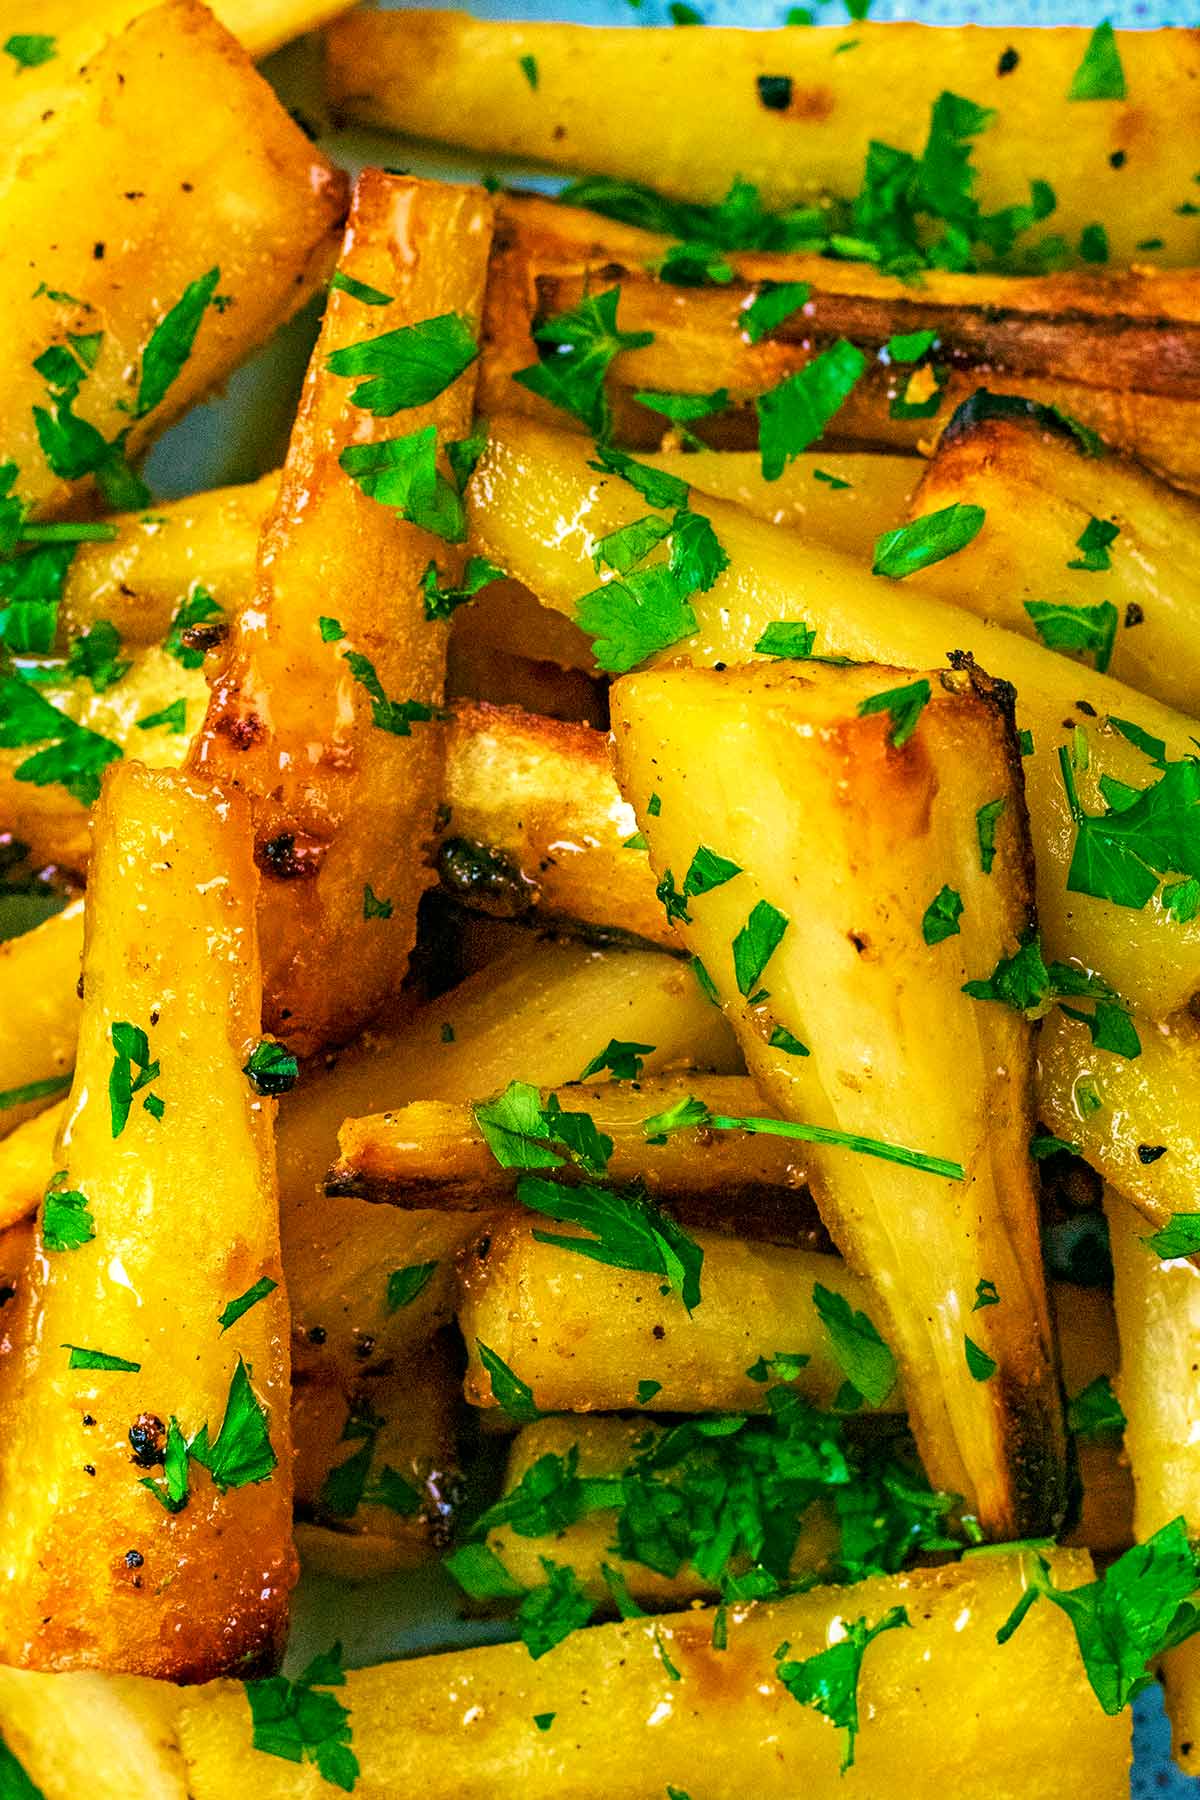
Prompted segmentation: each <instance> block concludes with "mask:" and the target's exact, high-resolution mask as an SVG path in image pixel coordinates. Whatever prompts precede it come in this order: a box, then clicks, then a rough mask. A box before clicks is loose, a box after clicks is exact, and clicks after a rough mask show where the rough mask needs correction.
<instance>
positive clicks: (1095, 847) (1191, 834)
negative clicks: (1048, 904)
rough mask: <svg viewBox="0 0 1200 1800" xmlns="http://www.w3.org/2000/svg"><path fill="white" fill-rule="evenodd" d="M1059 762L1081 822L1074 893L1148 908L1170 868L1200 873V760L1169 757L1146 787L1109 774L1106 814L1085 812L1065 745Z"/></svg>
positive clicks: (1104, 787) (1104, 786)
mask: <svg viewBox="0 0 1200 1800" xmlns="http://www.w3.org/2000/svg"><path fill="white" fill-rule="evenodd" d="M1126 735H1127V734H1126ZM1059 767H1060V769H1061V772H1062V779H1063V786H1064V787H1065V789H1066V793H1067V802H1068V805H1069V806H1070V809H1071V817H1072V819H1073V820H1074V823H1075V829H1076V838H1075V848H1074V850H1073V852H1072V855H1071V866H1070V869H1069V871H1068V873H1067V888H1068V891H1069V892H1071V893H1073V894H1094V895H1095V896H1096V897H1097V898H1098V899H1100V900H1111V901H1112V902H1113V904H1114V905H1115V906H1128V907H1130V908H1132V909H1134V910H1140V909H1141V908H1142V907H1144V906H1146V905H1147V903H1148V902H1149V901H1150V900H1151V899H1152V898H1153V896H1154V894H1155V893H1156V892H1157V891H1158V887H1159V882H1160V880H1161V879H1162V878H1163V877H1165V876H1166V875H1168V874H1173V875H1182V876H1188V877H1194V878H1200V760H1197V759H1196V758H1195V757H1192V756H1188V757H1184V758H1182V759H1181V760H1180V761H1178V762H1165V763H1164V767H1163V770H1162V773H1161V775H1160V776H1159V778H1158V780H1157V781H1154V782H1152V783H1151V784H1150V785H1149V786H1148V787H1144V788H1140V789H1139V788H1129V787H1126V786H1125V784H1124V783H1122V782H1114V781H1113V780H1112V779H1111V778H1109V777H1108V776H1102V777H1101V779H1100V791H1101V794H1102V795H1103V797H1104V800H1105V801H1106V803H1107V810H1106V811H1105V812H1103V813H1085V812H1084V810H1083V807H1082V805H1081V803H1080V800H1079V795H1078V793H1077V791H1076V786H1075V773H1074V770H1073V769H1072V766H1071V757H1070V754H1069V752H1068V751H1067V749H1066V746H1065V745H1064V746H1062V747H1060V749H1059Z"/></svg>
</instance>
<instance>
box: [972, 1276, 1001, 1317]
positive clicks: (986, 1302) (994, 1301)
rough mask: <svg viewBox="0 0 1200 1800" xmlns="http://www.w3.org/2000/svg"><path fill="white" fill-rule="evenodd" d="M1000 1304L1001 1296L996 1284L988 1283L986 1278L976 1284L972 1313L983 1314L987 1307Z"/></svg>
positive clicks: (981, 1278)
mask: <svg viewBox="0 0 1200 1800" xmlns="http://www.w3.org/2000/svg"><path fill="white" fill-rule="evenodd" d="M999 1304H1000V1294H999V1290H998V1289H997V1287H996V1284H995V1282H994V1281H988V1280H987V1279H986V1277H982V1276H981V1277H980V1279H979V1280H978V1281H977V1282H976V1283H975V1300H974V1304H973V1305H972V1307H971V1311H972V1312H982V1310H983V1308H984V1307H985V1306H999Z"/></svg>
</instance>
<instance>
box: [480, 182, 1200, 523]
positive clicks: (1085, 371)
mask: <svg viewBox="0 0 1200 1800" xmlns="http://www.w3.org/2000/svg"><path fill="white" fill-rule="evenodd" d="M500 216H501V228H500V231H499V234H498V238H497V243H498V249H497V254H496V258H495V262H494V268H493V276H492V279H491V281H490V283H489V286H488V304H487V313H486V321H485V330H486V342H487V350H486V355H485V358H484V366H483V369H482V370H481V373H480V405H481V407H482V408H483V409H484V410H485V411H486V412H487V413H488V414H489V415H490V414H492V413H495V412H503V411H514V410H515V411H522V412H526V413H528V414H530V415H531V416H532V417H534V418H538V419H541V420H543V421H545V422H547V423H557V424H560V425H563V424H565V425H568V426H570V427H572V428H573V429H576V430H578V429H579V428H580V426H579V420H578V419H577V418H576V416H575V415H574V414H573V413H571V412H564V411H562V410H560V409H559V408H558V407H556V406H553V405H551V403H550V401H549V400H548V399H546V398H544V397H542V396H541V395H540V394H536V393H534V392H532V391H531V389H530V388H529V387H528V386H526V385H525V384H524V382H518V381H514V379H513V377H514V376H515V375H516V374H517V373H518V372H519V371H520V370H522V369H527V368H528V367H529V366H530V365H531V364H532V363H534V362H535V361H536V360H537V342H536V341H535V339H534V336H533V332H534V331H535V330H536V329H538V328H540V327H541V325H542V324H544V323H545V322H546V321H547V320H549V319H550V318H553V317H556V316H559V315H561V314H569V313H571V312H572V311H573V310H574V309H575V308H577V307H578V306H579V305H580V303H581V301H582V300H583V299H584V297H585V295H587V294H589V293H592V292H594V291H595V290H596V289H597V288H599V287H603V289H604V290H605V291H607V292H610V293H611V292H613V291H615V292H616V293H617V294H618V296H619V299H618V301H617V302H616V306H617V315H618V320H619V324H620V329H621V330H622V331H624V332H629V333H633V334H634V339H633V342H632V344H630V345H629V346H628V347H624V348H622V349H621V350H620V353H619V354H618V355H617V356H616V357H615V358H614V359H613V360H612V370H611V376H610V379H609V386H610V389H611V396H612V398H613V400H614V402H615V403H616V419H617V436H618V439H619V441H621V442H627V443H629V444H632V445H640V446H643V447H646V446H651V447H652V446H654V445H655V444H657V442H658V440H659V437H660V436H661V434H662V431H663V429H664V419H663V415H662V414H661V413H660V412H657V411H655V410H654V408H653V406H652V405H646V404H642V403H640V402H639V401H638V399H637V395H638V394H639V393H642V394H645V393H650V394H661V393H663V392H666V393H670V394H689V395H695V394H701V395H707V394H711V393H713V392H714V391H717V390H720V391H721V392H723V393H724V395H725V396H726V403H725V405H724V406H723V407H721V406H718V408H717V410H716V412H715V415H714V416H713V417H711V418H709V417H704V418H703V419H702V421H701V425H700V429H701V430H702V431H703V432H705V433H707V434H708V435H709V436H711V437H712V438H713V439H714V441H719V442H720V443H721V444H722V445H723V446H725V447H734V448H737V447H744V446H745V445H746V444H748V443H749V444H753V443H754V442H755V441H756V439H757V435H758V426H757V420H756V416H755V410H754V408H753V407H752V406H751V405H750V401H751V400H752V399H753V398H754V397H755V396H760V395H762V394H764V393H766V392H768V391H769V390H771V389H774V388H776V387H777V386H778V385H779V384H780V383H781V382H784V381H786V380H787V379H788V378H789V377H790V376H792V375H794V374H796V373H797V371H798V370H800V369H802V368H804V367H805V366H807V365H808V364H810V363H811V362H813V360H814V358H815V357H816V356H817V355H818V354H819V353H820V352H822V351H824V350H826V349H828V348H829V347H830V346H831V345H834V344H837V343H841V342H849V343H850V344H852V345H854V346H856V347H857V348H858V349H859V350H860V351H861V352H862V353H863V364H862V367H861V369H859V370H858V371H857V373H856V378H855V379H853V380H852V381H851V382H849V383H848V384H847V387H848V390H849V391H848V392H847V393H846V394H845V395H844V397H841V396H840V397H841V398H842V404H841V405H839V406H838V407H837V409H836V411H835V412H834V414H833V416H832V418H831V419H830V420H829V421H828V422H827V430H828V432H829V434H830V436H832V437H833V438H834V440H835V441H840V442H844V443H850V444H860V445H866V446H868V447H872V448H878V447H879V446H880V445H888V446H894V447H897V448H903V449H908V450H913V449H915V448H917V447H919V446H924V445H928V444H930V443H932V442H934V441H936V439H937V435H938V432H939V430H940V429H941V427H942V426H944V425H945V424H946V423H947V421H948V420H949V419H950V418H951V416H952V414H953V412H954V410H955V408H956V407H957V406H958V405H959V404H960V402H962V401H963V400H965V399H967V398H968V397H969V396H970V395H972V394H974V393H975V391H976V390H977V389H980V388H986V389H990V390H992V391H994V392H996V393H999V394H1008V395H1013V394H1016V395H1024V396H1025V397H1026V398H1027V399H1028V400H1031V401H1040V402H1042V403H1044V404H1049V405H1054V406H1056V407H1058V408H1059V409H1060V410H1061V411H1064V412H1066V413H1067V414H1069V415H1070V416H1071V417H1072V418H1073V419H1075V420H1077V421H1078V422H1079V423H1080V424H1082V425H1083V426H1086V427H1090V428H1091V430H1093V431H1095V432H1099V434H1100V435H1101V437H1103V438H1104V439H1106V440H1107V441H1109V442H1111V443H1113V444H1115V445H1117V446H1119V447H1120V448H1121V449H1123V450H1126V451H1129V452H1131V453H1132V454H1134V455H1136V456H1137V457H1138V458H1139V459H1140V460H1141V461H1143V462H1145V463H1149V464H1152V465H1154V466H1155V467H1157V468H1159V469H1161V470H1162V471H1164V472H1165V473H1166V474H1167V475H1168V476H1169V477H1170V478H1171V479H1172V480H1176V481H1179V482H1180V483H1181V484H1182V485H1185V486H1192V487H1195V486H1197V485H1198V484H1200V456H1198V455H1197V454H1196V452H1195V451H1194V450H1193V448H1192V446H1191V444H1190V442H1187V441H1178V442H1177V441H1176V440H1185V439H1187V437H1188V435H1189V433H1190V432H1192V431H1193V430H1194V429H1195V425H1196V421H1197V419H1198V418H1200V282H1198V280H1197V276H1196V273H1195V271H1194V270H1189V271H1180V272H1179V273H1171V272H1169V271H1168V272H1162V271H1155V270H1153V269H1147V268H1144V267H1142V266H1140V265H1139V266H1138V267H1137V268H1135V269H1133V270H1126V271H1123V272H1120V273H1114V274H1104V275H1101V274H1098V273H1097V272H1095V271H1089V272H1088V273H1086V274H1062V275H1042V276H1031V275H1023V276H995V275H969V274H958V273H945V272H942V271H937V270H934V271H929V272H927V273H926V274H925V275H924V276H923V278H922V281H921V284H920V286H919V287H916V286H914V285H913V283H912V282H911V281H905V280H902V279H900V278H897V277H895V276H888V275H884V274H881V273H880V272H879V270H878V269H876V268H875V267H874V265H872V264H870V263H854V262H833V261H830V260H828V259H827V258H823V257H820V256H812V255H781V254H778V253H765V252H742V253H741V254H732V255H731V256H730V258H729V259H728V263H729V267H730V269H731V270H732V271H733V274H734V279H733V280H731V281H729V282H723V283H721V284H719V285H715V286H707V287H680V286H678V285H675V284H673V283H670V282H663V281H660V280H657V279H656V278H655V277H654V275H653V274H652V273H651V271H652V270H653V269H655V268H657V267H658V266H659V265H660V264H661V263H662V262H663V260H664V258H666V257H667V255H668V253H669V251H670V245H671V240H670V239H669V238H668V237H663V236H657V235H655V234H654V233H651V232H646V231H642V230H640V229H639V228H637V227H635V226H628V225H619V224H614V223H613V222H611V221H610V220H607V219H604V220H601V219H598V218H597V217H596V216H595V215H594V214H591V213H587V212H582V211H579V210H576V209H574V208H570V207H563V206H560V205H558V204H556V203H555V202H553V201H549V200H544V199H540V198H538V197H536V196H517V197H514V198H512V199H510V200H506V201H505V202H504V205H503V208H502V211H501V215H500ZM792 282H798V283H801V284H802V285H803V289H804V290H806V292H807V296H808V297H807V299H806V300H805V303H804V304H803V306H799V307H797V308H796V309H795V310H794V311H793V313H792V314H791V316H790V317H788V318H786V319H785V320H784V321H783V322H782V323H781V324H779V325H777V326H776V327H775V328H774V329H773V330H772V331H770V332H769V333H767V334H766V335H761V336H758V341H757V342H755V341H753V339H752V337H751V334H750V332H749V330H748V328H747V326H746V310H747V308H748V307H749V306H750V305H751V304H752V303H753V301H754V300H755V298H756V297H757V296H758V295H759V294H760V293H761V292H762V291H763V290H764V289H765V287H766V286H767V284H770V283H776V284H778V283H792ZM930 331H932V332H933V333H934V334H935V341H936V342H937V344H938V346H939V349H938V350H937V351H936V352H935V351H933V350H932V349H931V348H930V346H929V345H928V343H927V345H926V352H925V354H924V358H923V360H921V359H918V360H919V361H920V366H919V367H914V366H912V365H911V364H909V363H906V362H904V361H903V360H898V361H897V360H893V359H892V357H891V353H890V350H889V346H890V345H891V344H892V343H893V342H894V340H895V339H896V338H897V337H901V338H903V337H904V336H908V335H910V334H912V333H922V332H925V333H927V332H930ZM756 335H758V334H756ZM939 356H940V358H941V360H940V361H939V360H938V358H939Z"/></svg>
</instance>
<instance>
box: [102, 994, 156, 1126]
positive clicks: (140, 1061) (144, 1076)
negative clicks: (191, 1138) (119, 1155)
mask: <svg viewBox="0 0 1200 1800" xmlns="http://www.w3.org/2000/svg"><path fill="white" fill-rule="evenodd" d="M111 1037H112V1046H113V1051H114V1056H113V1066H112V1068H111V1070H110V1071H109V1077H108V1104H109V1112H110V1115H111V1122H112V1134H113V1137H114V1138H119V1137H120V1135H121V1133H122V1132H123V1131H124V1129H125V1126H126V1124H127V1123H128V1120H129V1113H130V1108H131V1107H132V1105H133V1096H134V1095H135V1094H139V1093H141V1091H142V1089H143V1088H146V1087H149V1086H150V1084H151V1082H154V1081H157V1080H158V1076H159V1066H158V1064H157V1062H151V1060H150V1041H149V1039H148V1038H147V1036H146V1033H145V1032H144V1031H143V1030H142V1028H141V1026H140V1025H131V1024H130V1023H129V1021H128V1020H127V1019H119V1020H117V1021H116V1022H115V1023H114V1025H113V1026H112V1029H111ZM135 1070H136V1071H137V1073H136V1074H135V1073H134V1071H135ZM152 1100H158V1096H157V1095H156V1094H147V1096H146V1098H145V1099H144V1100H143V1102H142V1105H143V1106H144V1107H145V1109H146V1111H147V1112H148V1113H150V1114H151V1116H152V1117H159V1118H161V1116H162V1111H161V1109H162V1104H163V1103H162V1101H161V1100H159V1101H158V1105H159V1110H158V1111H157V1112H156V1111H155V1109H154V1107H152V1106H151V1104H150V1102H151V1101H152Z"/></svg>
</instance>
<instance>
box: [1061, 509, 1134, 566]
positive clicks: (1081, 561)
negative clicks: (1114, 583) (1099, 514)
mask: <svg viewBox="0 0 1200 1800" xmlns="http://www.w3.org/2000/svg"><path fill="white" fill-rule="evenodd" d="M1120 535H1121V527H1120V526H1119V525H1113V524H1112V523H1111V522H1110V521H1109V520H1108V519H1089V520H1088V522H1087V524H1086V525H1085V526H1084V528H1083V530H1082V532H1081V533H1080V535H1079V536H1078V537H1077V538H1076V540H1075V548H1076V549H1077V550H1080V551H1082V553H1083V554H1082V555H1081V556H1077V557H1076V558H1075V560H1074V561H1073V562H1069V563H1068V564H1067V567H1068V569H1084V570H1086V571H1087V572H1088V573H1090V574H1093V575H1098V574H1100V573H1102V572H1103V571H1104V570H1105V569H1111V568H1112V557H1111V556H1110V555H1109V554H1108V551H1109V546H1110V545H1111V544H1115V543H1116V541H1117V539H1118V538H1119V537H1120Z"/></svg>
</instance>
